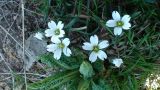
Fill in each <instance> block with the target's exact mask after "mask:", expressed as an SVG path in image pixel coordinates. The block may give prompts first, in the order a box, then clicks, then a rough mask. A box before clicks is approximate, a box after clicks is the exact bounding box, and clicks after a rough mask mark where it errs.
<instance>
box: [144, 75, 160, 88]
mask: <svg viewBox="0 0 160 90" xmlns="http://www.w3.org/2000/svg"><path fill="white" fill-rule="evenodd" d="M145 87H146V89H147V90H158V89H160V75H158V74H151V75H150V76H149V77H148V78H147V79H146V82H145Z"/></svg>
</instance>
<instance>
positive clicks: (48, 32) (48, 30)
mask: <svg viewBox="0 0 160 90" xmlns="http://www.w3.org/2000/svg"><path fill="white" fill-rule="evenodd" d="M53 35H54V29H47V30H45V36H46V37H51V36H53Z"/></svg>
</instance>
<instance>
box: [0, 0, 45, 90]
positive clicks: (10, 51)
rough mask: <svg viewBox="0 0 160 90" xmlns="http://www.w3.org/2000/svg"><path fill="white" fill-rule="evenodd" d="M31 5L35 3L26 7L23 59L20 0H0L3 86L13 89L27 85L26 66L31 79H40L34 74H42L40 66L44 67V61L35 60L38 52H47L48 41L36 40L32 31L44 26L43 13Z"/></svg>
mask: <svg viewBox="0 0 160 90" xmlns="http://www.w3.org/2000/svg"><path fill="white" fill-rule="evenodd" d="M25 3H27V2H25ZM31 7H32V3H31V4H30V5H28V4H27V5H25V8H24V9H25V18H24V19H25V21H24V22H25V59H23V58H22V56H23V54H22V53H23V51H22V50H23V34H22V14H21V13H22V10H21V3H20V0H0V90H11V89H13V88H14V89H16V90H21V89H22V87H23V85H24V82H23V81H24V77H25V74H24V73H23V72H24V68H26V71H27V72H26V75H27V78H28V79H29V80H30V81H34V80H35V79H38V78H32V77H33V76H38V77H43V75H42V76H41V74H39V72H38V74H36V73H37V69H41V68H42V69H43V65H42V64H40V63H35V59H36V56H37V55H40V54H43V53H45V52H46V49H45V46H46V42H42V41H39V40H36V39H35V38H34V37H33V36H34V32H32V31H34V30H35V29H36V28H38V27H40V26H42V25H40V24H41V23H39V22H40V21H41V18H42V17H43V16H42V15H40V14H36V13H35V12H34V11H32V10H33V9H31ZM30 9H31V10H30ZM40 72H41V71H40ZM19 78H22V79H19ZM22 82H23V83H22ZM20 83H21V84H20Z"/></svg>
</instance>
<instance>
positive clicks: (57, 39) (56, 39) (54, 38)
mask: <svg viewBox="0 0 160 90" xmlns="http://www.w3.org/2000/svg"><path fill="white" fill-rule="evenodd" d="M51 41H52V42H53V43H61V40H60V39H59V38H58V37H56V36H52V37H51Z"/></svg>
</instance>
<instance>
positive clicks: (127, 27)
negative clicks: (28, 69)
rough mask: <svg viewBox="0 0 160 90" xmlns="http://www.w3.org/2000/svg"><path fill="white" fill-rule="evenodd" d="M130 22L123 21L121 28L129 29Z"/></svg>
mask: <svg viewBox="0 0 160 90" xmlns="http://www.w3.org/2000/svg"><path fill="white" fill-rule="evenodd" d="M130 27H131V24H130V23H129V22H125V23H124V25H123V26H122V28H123V29H125V30H127V29H130Z"/></svg>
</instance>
